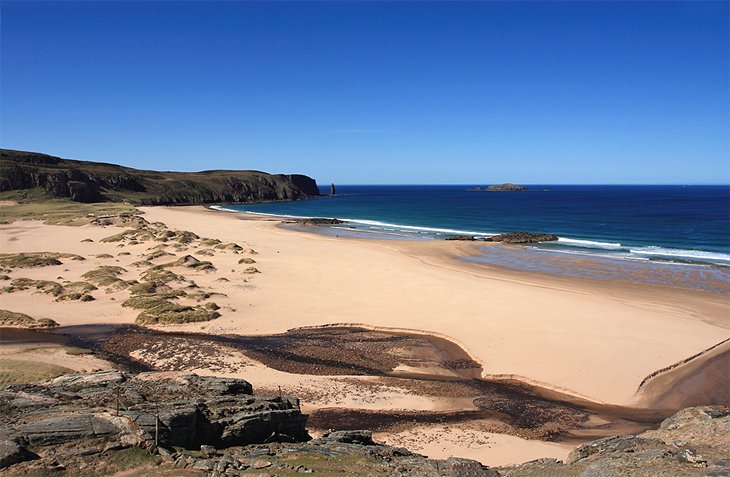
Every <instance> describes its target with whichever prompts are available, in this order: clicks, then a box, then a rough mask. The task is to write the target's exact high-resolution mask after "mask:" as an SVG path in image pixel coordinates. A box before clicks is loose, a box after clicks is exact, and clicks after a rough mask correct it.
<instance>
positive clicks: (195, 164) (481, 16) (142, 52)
mask: <svg viewBox="0 0 730 477" xmlns="http://www.w3.org/2000/svg"><path fill="white" fill-rule="evenodd" d="M728 5H729V3H728V2H726V1H721V2H702V1H700V2H635V1H626V2H614V3H602V2H589V1H586V2H566V3H558V2H538V3H530V2H506V3H500V2H476V3H453V2H444V3H403V2H399V3H387V2H380V3H370V2H365V3H344V2H330V3H327V2H317V3H301V2H294V3H246V2H221V3H217V2H200V3H196V2H181V3H177V2H159V3H153V2H129V3H117V2H105V1H94V2H81V3H64V2H49V3H40V2H37V3H36V2H17V3H16V2H6V1H3V2H2V20H1V21H2V23H1V27H2V32H1V35H2V38H1V40H2V44H1V48H2V52H1V53H2V57H1V59H0V61H1V67H2V71H1V83H0V86H1V88H2V89H1V94H2V97H1V98H0V99H1V100H2V105H1V120H2V123H1V127H2V129H1V130H0V133H1V135H2V137H1V138H0V139H1V143H2V147H6V148H12V149H24V150H33V151H41V152H47V153H50V154H54V155H59V156H63V157H67V158H74V159H84V160H94V161H104V162H114V163H120V164H124V165H128V166H132V167H137V168H147V169H164V170H201V169H223V168H226V169H259V170H264V171H268V172H276V173H278V172H282V173H288V172H300V173H305V174H308V175H311V176H313V177H315V178H316V179H317V180H318V181H319V182H320V183H328V182H330V181H335V182H337V183H342V184H344V183H350V184H355V183H361V184H362V183H368V184H377V183H462V184H463V183H494V182H502V181H512V182H522V183H728V182H729V181H730V132H729V131H730V118H729V116H730V115H729V108H730V98H729V94H728V89H729V86H728V82H729V79H730V70H729V67H728V58H729V52H728V49H729V47H728V37H729V33H728V23H729V18H730V12H729V8H728Z"/></svg>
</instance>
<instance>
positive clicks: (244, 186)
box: [0, 149, 319, 205]
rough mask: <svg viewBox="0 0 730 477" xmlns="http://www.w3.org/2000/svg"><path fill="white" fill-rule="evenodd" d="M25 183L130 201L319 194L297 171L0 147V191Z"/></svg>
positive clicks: (56, 194) (55, 193)
mask: <svg viewBox="0 0 730 477" xmlns="http://www.w3.org/2000/svg"><path fill="white" fill-rule="evenodd" d="M28 189H41V190H43V191H44V193H45V195H46V196H47V197H49V198H68V199H71V200H73V201H76V202H87V203H88V202H128V203H131V204H135V205H171V204H179V205H183V204H208V203H218V202H257V201H266V200H292V199H304V198H307V197H311V196H316V195H319V190H318V189H317V185H316V183H315V181H314V180H313V179H312V178H310V177H307V176H304V175H298V174H291V175H284V174H276V175H272V174H267V173H265V172H259V171H202V172H157V171H145V170H138V169H132V168H129V167H123V166H118V165H115V164H105V163H101V162H87V161H74V160H70V159H61V158H59V157H55V156H49V155H47V154H40V153H35V152H25V151H14V150H10V149H2V150H0V192H7V191H14V190H21V191H22V190H28Z"/></svg>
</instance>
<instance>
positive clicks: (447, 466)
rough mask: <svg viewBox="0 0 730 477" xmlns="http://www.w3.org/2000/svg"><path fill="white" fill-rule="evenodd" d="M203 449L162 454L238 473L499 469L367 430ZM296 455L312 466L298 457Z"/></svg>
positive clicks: (466, 473) (429, 476)
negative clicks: (418, 449) (384, 439)
mask: <svg viewBox="0 0 730 477" xmlns="http://www.w3.org/2000/svg"><path fill="white" fill-rule="evenodd" d="M202 450H203V449H201V451H202ZM206 451H207V452H203V454H204V455H205V457H196V456H192V455H186V454H185V453H179V452H176V453H173V454H170V455H169V456H168V457H166V459H167V460H168V461H169V462H171V463H172V465H174V466H175V467H178V468H181V469H191V470H200V471H204V472H208V473H207V474H206V475H240V476H244V475H249V474H250V473H251V472H256V471H259V472H262V471H263V472H265V474H263V475H281V474H284V475H290V473H297V474H299V473H301V474H320V473H322V474H324V475H389V476H419V477H499V473H497V472H496V471H494V470H492V469H489V468H488V467H486V466H484V465H482V464H480V463H479V462H477V461H475V460H471V459H460V458H455V457H450V458H448V459H445V460H438V459H429V458H427V457H425V456H422V455H419V454H414V453H412V452H410V451H409V450H408V449H404V448H401V447H391V446H388V445H382V444H377V443H375V442H373V441H372V439H370V431H342V432H330V433H328V434H325V435H324V436H323V437H321V438H319V439H315V440H313V441H311V442H307V443H304V444H283V445H277V446H267V447H265V446H251V447H248V448H243V449H231V450H229V451H225V452H220V453H217V452H210V450H208V449H206ZM302 460H306V461H307V463H308V465H310V466H312V468H310V467H307V466H305V465H302V464H301V463H299V462H300V461H302ZM310 462H311V463H310ZM350 466H354V468H357V471H356V473H351V472H350V471H351V470H354V469H347V467H350ZM346 469H347V470H346ZM348 470H350V471H348Z"/></svg>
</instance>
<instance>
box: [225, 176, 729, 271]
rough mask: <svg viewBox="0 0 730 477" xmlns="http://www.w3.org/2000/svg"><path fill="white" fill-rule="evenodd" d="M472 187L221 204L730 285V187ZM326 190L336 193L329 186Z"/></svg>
mask: <svg viewBox="0 0 730 477" xmlns="http://www.w3.org/2000/svg"><path fill="white" fill-rule="evenodd" d="M472 187H475V186H469V185H463V186H461V185H456V186H455V185H449V186H441V185H424V186H411V185H407V186H395V185H389V186H360V185H358V186H345V185H343V186H338V187H337V195H336V196H335V197H328V196H325V197H320V198H315V199H309V200H303V201H294V202H272V203H263V204H240V205H226V206H221V207H220V208H223V209H226V210H232V211H242V212H250V213H259V214H267V215H276V216H284V217H327V218H338V219H341V220H345V221H346V223H345V224H342V225H337V226H333V227H332V229H331V230H332V231H333V233H336V234H337V235H350V236H364V237H367V236H375V237H378V238H392V239H419V240H433V239H443V238H445V237H447V236H449V235H457V234H458V235H462V234H463V235H475V236H489V235H494V234H498V233H505V232H514V231H527V232H540V233H552V234H555V235H557V236H558V237H559V240H558V241H557V242H548V243H542V244H537V245H534V246H530V247H528V248H530V249H531V250H532V251H534V252H537V251H540V252H550V253H552V255H550V256H552V257H560V255H555V254H573V255H580V256H588V257H593V258H594V259H596V260H598V261H599V263H601V262H600V261H602V260H604V261H605V260H622V261H624V262H618V263H625V261H628V260H631V261H633V262H634V263H636V262H652V263H663V264H665V265H668V266H674V267H677V266H681V265H688V266H691V265H705V266H707V265H709V266H712V267H711V268H713V269H714V270H719V272H713V273H714V274H719V275H720V276H721V277H724V278H725V279H726V278H727V274H728V273H730V272H729V271H728V269H730V187H729V186H675V185H645V186H644V185H639V186H635V185H631V186H625V185H600V186H598V185H528V187H529V190H527V191H521V192H486V191H470V190H468V189H469V188H472ZM482 187H484V186H482ZM322 192H323V193H328V192H329V187H326V188H325V187H323V188H322ZM488 248H489V247H485V250H486V249H488ZM489 255H490V253H487V252H485V254H484V257H481V260H484V261H485V262H488V263H494V264H497V265H503V266H508V267H510V268H515V269H531V270H533V269H538V270H542V271H553V272H554V271H555V270H551V269H550V268H551V267H552V265H546V264H538V265H536V264H535V260H534V259H530V258H528V257H523V258H521V259H519V260H515V258H514V256H510V257H509V258H505V257H501V256H499V257H494V256H493V257H491V258H490V257H489ZM491 255H494V254H493V253H492V254H491ZM523 255H525V254H523ZM533 255H534V254H533ZM538 257H548V255H538ZM537 261H538V262H551V260H547V261H546V260H544V259H539V260H537ZM552 261H553V262H554V261H555V260H552ZM522 262H525V263H522ZM610 263H614V262H612V261H611V262H610ZM558 268H564V267H560V266H558ZM598 268H600V267H598ZM609 268H610V267H609ZM661 270H665V268H662V269H661ZM680 270H684V269H683V268H680ZM564 272H565V271H563V272H561V273H563V274H565V273H564ZM608 278H611V277H608ZM650 281H651V280H650ZM723 281H724V280H723Z"/></svg>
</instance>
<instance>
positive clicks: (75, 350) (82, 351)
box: [64, 346, 94, 356]
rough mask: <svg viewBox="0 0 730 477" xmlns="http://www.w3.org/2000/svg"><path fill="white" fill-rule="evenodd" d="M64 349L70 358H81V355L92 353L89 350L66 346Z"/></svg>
mask: <svg viewBox="0 0 730 477" xmlns="http://www.w3.org/2000/svg"><path fill="white" fill-rule="evenodd" d="M64 349H65V350H66V354H68V355H71V356H82V355H87V354H93V353H94V352H93V351H92V350H90V349H87V348H79V347H78V346H66V347H65V348H64Z"/></svg>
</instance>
